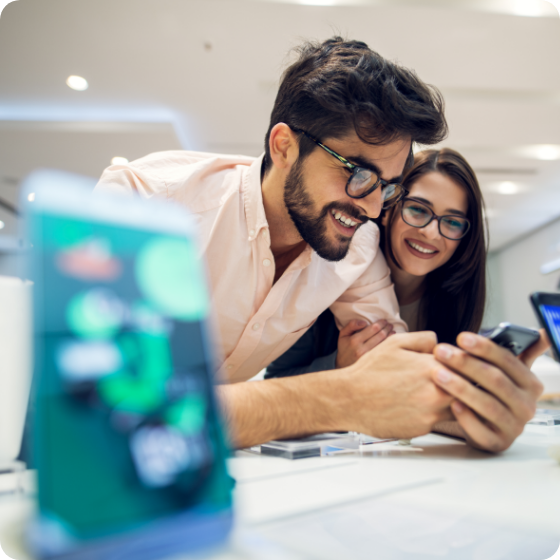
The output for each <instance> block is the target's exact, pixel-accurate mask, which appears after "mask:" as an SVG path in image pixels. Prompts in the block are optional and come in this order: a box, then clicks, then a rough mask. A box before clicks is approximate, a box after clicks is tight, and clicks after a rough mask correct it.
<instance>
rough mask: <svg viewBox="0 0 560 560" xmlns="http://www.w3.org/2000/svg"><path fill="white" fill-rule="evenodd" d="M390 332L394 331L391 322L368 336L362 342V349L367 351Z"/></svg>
mask: <svg viewBox="0 0 560 560" xmlns="http://www.w3.org/2000/svg"><path fill="white" fill-rule="evenodd" d="M372 326H373V325H372ZM364 330H366V329H364ZM391 333H393V334H394V333H395V331H394V330H393V325H392V324H391V323H387V324H386V325H385V326H384V327H383V328H382V329H381V330H380V331H379V332H376V333H375V334H374V335H373V336H370V337H369V338H368V339H367V340H366V341H364V343H363V344H362V349H363V351H364V352H369V351H370V350H371V349H372V348H375V347H376V346H377V345H378V344H380V343H381V342H383V341H384V340H385V339H386V338H387V337H389V336H390V335H391ZM360 334H362V333H360Z"/></svg>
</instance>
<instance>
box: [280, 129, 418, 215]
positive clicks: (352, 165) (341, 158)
mask: <svg viewBox="0 0 560 560" xmlns="http://www.w3.org/2000/svg"><path fill="white" fill-rule="evenodd" d="M290 128H291V129H292V130H293V131H294V132H300V133H301V134H303V135H305V136H307V138H309V139H310V140H312V141H313V142H315V144H317V146H319V147H321V148H323V150H325V151H326V152H327V153H329V154H330V155H331V156H334V157H335V158H336V159H337V160H338V161H340V163H342V164H344V165H345V166H346V168H347V169H349V170H350V171H351V172H352V174H351V175H350V177H348V181H347V182H346V187H345V188H344V190H345V192H346V194H347V195H348V196H349V197H350V198H354V199H360V198H365V197H366V196H368V195H370V194H371V193H372V192H374V191H375V190H377V188H378V187H379V186H381V191H382V192H383V189H384V188H385V187H387V186H388V185H398V186H399V187H400V188H401V192H400V193H399V196H398V197H397V198H395V199H394V200H391V201H390V202H391V206H394V205H395V204H397V203H398V202H400V201H401V200H402V199H403V197H404V196H406V195H407V194H408V191H407V190H406V188H405V186H404V185H403V184H402V183H394V182H389V181H385V179H382V178H381V177H379V175H377V172H376V171H373V169H368V168H367V167H363V166H362V165H356V164H355V163H351V162H349V161H348V160H347V159H346V158H345V157H344V156H341V155H340V154H337V153H336V152H335V151H334V150H331V148H329V147H328V146H325V144H323V143H322V142H319V140H317V139H316V138H314V137H313V136H311V134H309V133H308V132H305V130H302V129H301V128H297V127H295V126H291V125H290ZM411 159H412V160H413V159H414V154H413V152H412V146H411V148H410V154H409V156H408V158H407V160H406V163H405V169H406V168H407V167H408V166H409V161H410V160H411ZM356 169H365V170H366V171H369V172H370V173H373V174H374V175H376V176H377V181H375V183H374V184H373V185H372V186H371V187H370V188H369V189H368V190H367V191H366V192H365V193H363V194H361V195H359V196H353V195H351V194H350V193H349V192H348V185H349V184H350V181H352V177H354V175H355V170H356ZM391 206H387V207H385V206H384V207H383V209H384V210H386V209H388V208H391Z"/></svg>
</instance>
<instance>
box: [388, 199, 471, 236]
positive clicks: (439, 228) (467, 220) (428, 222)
mask: <svg viewBox="0 0 560 560" xmlns="http://www.w3.org/2000/svg"><path fill="white" fill-rule="evenodd" d="M407 194H408V192H407ZM407 200H412V201H413V202H416V204H420V205H421V206H423V207H425V208H426V209H427V210H429V211H430V212H431V214H432V217H431V218H430V219H429V220H428V221H427V222H426V223H425V224H424V225H423V226H415V225H414V224H410V223H408V222H407V221H406V220H405V219H404V215H403V213H404V203H405V202H406V201H407ZM399 202H400V203H401V218H402V220H403V222H404V223H405V224H406V225H408V226H410V227H414V228H418V229H422V228H425V227H428V226H429V225H430V224H431V223H432V222H433V221H434V220H437V223H438V231H439V234H440V235H441V236H442V237H445V239H449V240H450V241H460V240H461V239H463V238H464V237H465V235H467V233H469V231H470V229H471V221H470V220H469V219H468V218H466V217H465V216H459V215H458V214H444V215H443V216H439V215H438V214H436V213H435V212H434V211H433V210H432V209H431V208H430V207H429V206H428V205H427V204H426V203H425V202H422V201H421V200H418V199H416V198H414V197H413V196H406V195H405V196H403V197H402V198H401V199H400V200H399ZM450 217H451V218H461V219H462V220H465V222H467V229H466V230H465V233H463V235H461V237H447V235H444V234H443V233H442V231H441V220H443V218H450Z"/></svg>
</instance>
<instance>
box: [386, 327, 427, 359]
mask: <svg viewBox="0 0 560 560" xmlns="http://www.w3.org/2000/svg"><path fill="white" fill-rule="evenodd" d="M391 341H392V343H393V344H397V345H398V346H400V347H401V348H403V349H404V350H411V351H412V352H422V353H425V354H431V353H432V352H433V351H434V348H435V346H436V344H437V336H436V333H435V332H432V331H420V332H413V333H400V334H395V335H393V336H392V337H391Z"/></svg>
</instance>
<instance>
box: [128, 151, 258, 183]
mask: <svg viewBox="0 0 560 560" xmlns="http://www.w3.org/2000/svg"><path fill="white" fill-rule="evenodd" d="M255 159H256V158H254V157H250V156H241V155H227V154H211V153H207V152H193V151H187V150H169V151H165V152H154V153H152V154H148V155H147V156H144V157H142V158H140V159H137V160H134V161H133V162H131V163H130V164H129V165H130V166H131V167H133V168H134V169H137V170H138V171H141V172H143V173H148V174H150V175H154V176H159V177H161V179H163V180H166V182H168V183H169V182H173V181H174V180H177V181H181V180H185V179H187V178H189V177H190V176H191V175H192V174H196V173H197V172H199V171H200V170H205V171H206V172H210V173H212V172H214V173H219V172H220V171H223V170H226V169H232V168H236V167H237V166H242V167H248V166H250V165H251V164H252V163H253V162H254V161H255Z"/></svg>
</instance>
